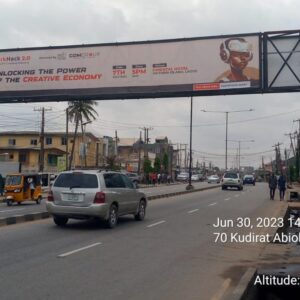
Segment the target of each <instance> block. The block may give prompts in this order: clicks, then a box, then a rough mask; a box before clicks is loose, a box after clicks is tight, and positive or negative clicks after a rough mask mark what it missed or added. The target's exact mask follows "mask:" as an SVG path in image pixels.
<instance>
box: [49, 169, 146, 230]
mask: <svg viewBox="0 0 300 300" xmlns="http://www.w3.org/2000/svg"><path fill="white" fill-rule="evenodd" d="M146 206H147V199H146V196H145V194H144V193H142V192H140V191H139V190H137V189H136V188H135V185H134V184H133V182H132V181H131V180H130V179H129V178H128V177H127V176H126V175H124V174H122V173H118V172H111V171H107V172H106V171H99V172H97V171H86V170H80V171H66V172H62V173H60V174H59V175H58V177H57V178H56V180H55V181H54V184H53V186H52V188H51V191H50V192H49V194H48V199H47V201H46V207H47V211H48V212H49V213H50V214H51V215H52V216H53V220H54V223H55V224H56V225H58V226H64V225H66V224H67V222H68V219H69V218H72V219H88V218H99V219H102V220H104V221H105V222H106V224H107V227H109V228H113V227H115V226H116V224H117V221H118V217H119V216H121V215H126V214H133V215H134V217H135V219H136V220H139V221H141V220H143V219H144V218H145V214H146Z"/></svg>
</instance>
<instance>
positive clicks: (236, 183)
mask: <svg viewBox="0 0 300 300" xmlns="http://www.w3.org/2000/svg"><path fill="white" fill-rule="evenodd" d="M229 187H230V188H233V187H234V188H237V189H238V190H239V191H240V190H242V189H243V180H242V179H241V178H240V174H239V173H236V172H226V173H225V174H224V176H223V178H222V190H226V189H227V188H229Z"/></svg>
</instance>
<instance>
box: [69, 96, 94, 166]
mask: <svg viewBox="0 0 300 300" xmlns="http://www.w3.org/2000/svg"><path fill="white" fill-rule="evenodd" d="M96 105H97V102H96V101H93V100H74V101H69V103H68V114H69V118H70V121H71V122H74V123H75V131H74V136H73V144H72V150H71V156H70V161H69V170H70V169H71V166H72V163H73V158H74V150H75V141H76V138H77V132H78V126H79V124H80V125H81V133H82V137H83V132H84V130H83V126H84V125H83V123H84V122H83V121H87V122H89V121H93V120H95V119H96V116H98V113H97V111H96V110H95V109H94V108H93V106H96Z"/></svg>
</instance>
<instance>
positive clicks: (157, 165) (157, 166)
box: [154, 156, 161, 173]
mask: <svg viewBox="0 0 300 300" xmlns="http://www.w3.org/2000/svg"><path fill="white" fill-rule="evenodd" d="M160 170H161V161H160V158H159V157H158V156H156V157H155V160H154V172H155V173H160Z"/></svg>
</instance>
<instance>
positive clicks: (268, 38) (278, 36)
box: [262, 30, 300, 93]
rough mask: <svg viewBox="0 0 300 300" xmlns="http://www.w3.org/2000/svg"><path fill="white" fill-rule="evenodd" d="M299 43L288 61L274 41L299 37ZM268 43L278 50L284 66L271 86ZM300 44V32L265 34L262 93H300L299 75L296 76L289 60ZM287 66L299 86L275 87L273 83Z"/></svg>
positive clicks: (288, 31) (270, 32) (269, 32)
mask: <svg viewBox="0 0 300 300" xmlns="http://www.w3.org/2000/svg"><path fill="white" fill-rule="evenodd" d="M297 36H298V41H297V42H296V44H295V45H294V47H293V49H292V51H291V53H290V54H289V55H288V57H287V59H285V58H284V57H283V55H282V53H281V52H280V50H279V49H278V48H277V47H276V45H275V43H274V42H273V41H276V40H282V39H287V38H290V37H297ZM268 42H270V43H271V44H272V46H273V47H274V49H275V50H276V52H277V54H279V56H280V57H281V59H282V60H283V62H282V65H281V67H280V69H279V71H278V72H277V74H276V75H275V77H274V78H273V80H272V82H271V84H269V83H268V82H269V74H268ZM299 44H300V30H285V31H267V32H264V33H263V88H262V93H287V92H299V91H300V78H298V76H297V74H295V72H294V70H293V68H292V67H291V66H290V65H289V63H288V60H289V59H290V57H291V56H292V54H293V53H294V50H295V49H296V48H297V46H298V45H299ZM285 66H287V67H288V68H289V69H290V71H291V72H292V74H293V75H294V77H295V78H296V79H297V81H298V82H299V85H296V86H286V87H273V86H272V85H273V83H274V82H275V81H276V79H277V78H278V76H279V75H280V74H281V72H282V70H283V68H284V67H285Z"/></svg>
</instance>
